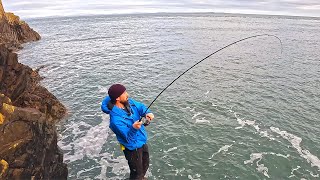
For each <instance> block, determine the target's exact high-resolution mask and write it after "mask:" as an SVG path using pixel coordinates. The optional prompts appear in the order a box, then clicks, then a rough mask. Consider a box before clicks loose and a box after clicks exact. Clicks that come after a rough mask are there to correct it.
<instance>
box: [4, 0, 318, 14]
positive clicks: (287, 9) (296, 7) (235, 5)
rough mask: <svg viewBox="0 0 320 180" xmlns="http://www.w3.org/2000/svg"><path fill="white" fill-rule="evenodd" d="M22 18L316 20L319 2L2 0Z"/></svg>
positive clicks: (263, 0)
mask: <svg viewBox="0 0 320 180" xmlns="http://www.w3.org/2000/svg"><path fill="white" fill-rule="evenodd" d="M2 4H3V6H4V9H5V11H7V12H13V13H15V14H16V15H18V16H20V17H22V18H34V17H48V16H77V15H96V14H133V13H160V12H167V13H183V12H215V13H240V14H268V15H290V16H313V17H320V0H90V1H85V0H28V1H25V0H2Z"/></svg>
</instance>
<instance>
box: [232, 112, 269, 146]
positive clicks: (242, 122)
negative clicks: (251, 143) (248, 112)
mask: <svg viewBox="0 0 320 180" xmlns="http://www.w3.org/2000/svg"><path fill="white" fill-rule="evenodd" d="M231 112H233V113H234V117H235V118H236V119H237V122H238V124H240V126H238V127H235V129H242V128H243V127H244V126H246V125H248V126H251V127H253V128H254V129H255V130H256V132H257V133H259V135H260V136H261V137H266V138H268V139H270V140H275V139H274V138H273V137H272V135H271V134H269V133H268V131H267V130H261V128H260V127H259V125H257V124H256V121H255V120H254V121H251V120H242V119H241V118H239V117H238V115H237V113H235V112H234V111H232V110H231Z"/></svg>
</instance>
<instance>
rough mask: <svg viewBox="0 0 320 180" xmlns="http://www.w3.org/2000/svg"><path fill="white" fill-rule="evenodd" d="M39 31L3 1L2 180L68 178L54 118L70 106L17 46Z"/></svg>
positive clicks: (0, 27)
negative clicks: (22, 56)
mask: <svg viewBox="0 0 320 180" xmlns="http://www.w3.org/2000/svg"><path fill="white" fill-rule="evenodd" d="M40 38H41V37H40V35H39V34H38V33H37V32H35V31H34V30H33V29H31V28H30V27H29V26H28V24H27V23H25V22H24V21H21V20H20V18H19V17H18V16H15V15H14V14H12V13H5V12H4V10H3V6H2V2H1V0H0V179H67V177H68V169H67V165H66V164H64V163H63V154H62V152H61V150H60V149H59V147H58V145H57V132H56V125H55V123H56V122H57V121H59V120H60V119H62V118H63V117H64V115H65V114H66V108H65V107H64V106H63V104H61V103H60V102H59V101H58V99H57V98H56V97H55V96H54V95H53V94H51V93H50V92H49V91H48V90H47V89H46V88H44V87H42V86H41V85H40V80H41V77H40V75H39V73H38V70H33V69H31V68H30V67H28V66H26V65H23V64H21V63H19V62H18V56H17V54H16V53H14V51H16V50H18V49H21V47H22V46H21V44H23V43H26V42H30V41H37V40H39V39H40Z"/></svg>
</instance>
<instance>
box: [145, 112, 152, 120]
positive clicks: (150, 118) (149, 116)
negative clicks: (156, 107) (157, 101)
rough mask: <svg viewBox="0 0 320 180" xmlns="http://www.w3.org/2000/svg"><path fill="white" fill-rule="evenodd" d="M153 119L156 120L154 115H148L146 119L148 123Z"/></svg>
mask: <svg viewBox="0 0 320 180" xmlns="http://www.w3.org/2000/svg"><path fill="white" fill-rule="evenodd" d="M153 118H154V115H153V114H152V113H148V114H146V119H147V120H148V121H151V120H152V119H153Z"/></svg>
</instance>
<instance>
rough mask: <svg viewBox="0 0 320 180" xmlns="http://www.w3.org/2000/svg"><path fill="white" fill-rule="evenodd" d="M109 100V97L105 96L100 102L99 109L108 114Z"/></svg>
mask: <svg viewBox="0 0 320 180" xmlns="http://www.w3.org/2000/svg"><path fill="white" fill-rule="evenodd" d="M109 101H110V98H109V97H108V96H107V97H106V98H104V99H103V101H102V103H101V110H102V111H103V112H104V113H107V114H109V112H110V110H109V109H108V102H109Z"/></svg>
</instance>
